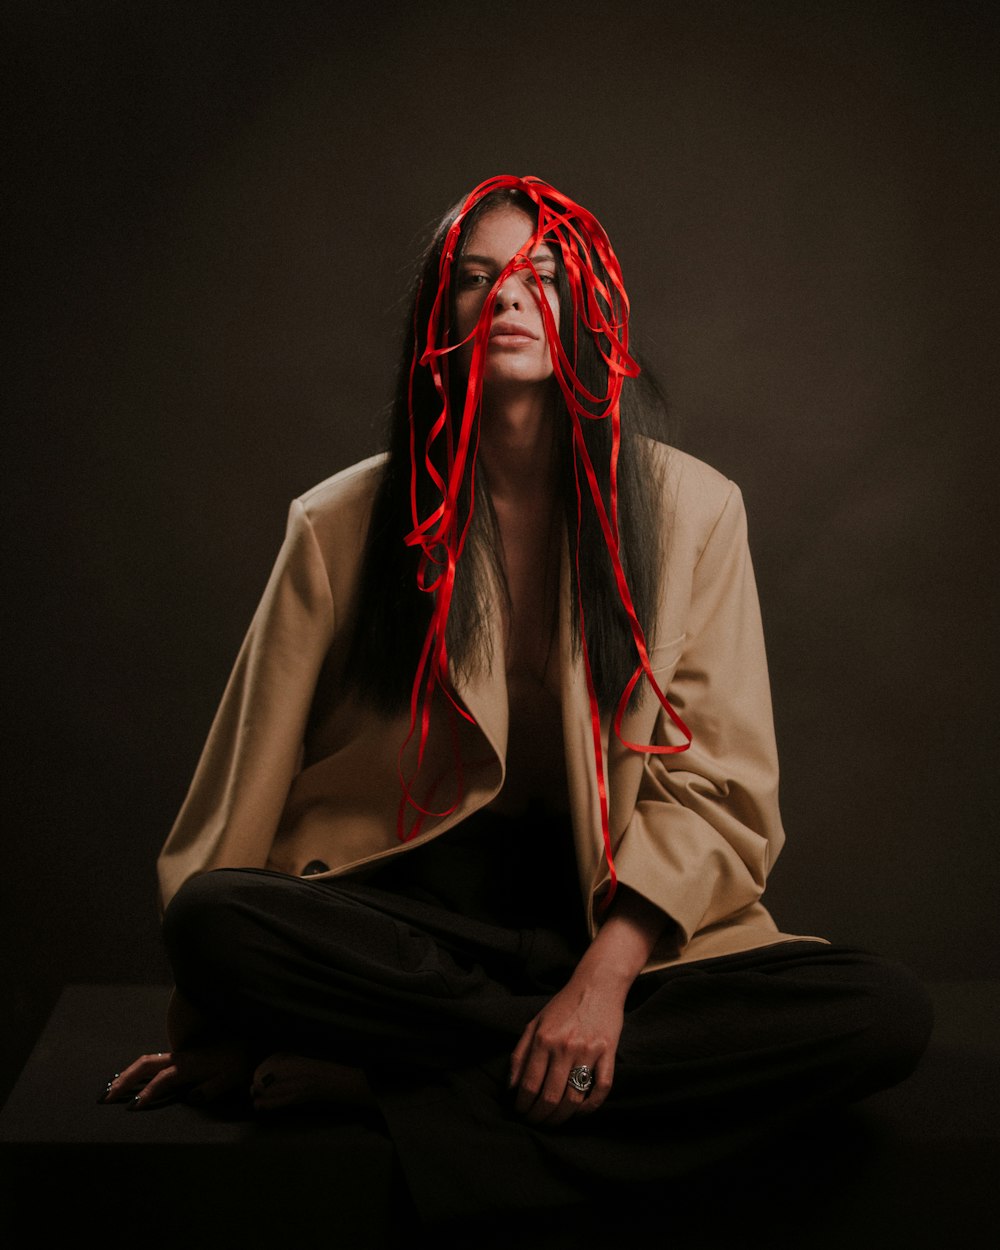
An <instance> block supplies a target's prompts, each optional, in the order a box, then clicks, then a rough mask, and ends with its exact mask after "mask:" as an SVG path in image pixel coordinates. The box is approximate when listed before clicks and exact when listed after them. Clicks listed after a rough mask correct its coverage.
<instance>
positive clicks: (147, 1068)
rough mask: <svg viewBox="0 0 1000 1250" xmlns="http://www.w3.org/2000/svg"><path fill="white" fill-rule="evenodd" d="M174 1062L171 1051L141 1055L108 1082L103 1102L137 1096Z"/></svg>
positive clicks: (121, 1100) (120, 1100) (118, 1100)
mask: <svg viewBox="0 0 1000 1250" xmlns="http://www.w3.org/2000/svg"><path fill="white" fill-rule="evenodd" d="M171 1063H173V1054H172V1053H171V1052H170V1051H161V1052H159V1053H158V1054H155V1055H141V1056H140V1057H139V1058H138V1059H136V1061H135V1062H134V1063H130V1064H129V1066H128V1067H127V1068H126V1069H125V1070H124V1071H123V1072H119V1073H116V1074H115V1075H114V1076H113V1077H112V1078H111V1080H110V1081H109V1082H108V1085H107V1088H106V1089H105V1091H104V1094H103V1096H102V1097H101V1099H100V1101H101V1102H123V1101H124V1100H125V1099H127V1098H132V1097H134V1096H135V1094H136V1092H137V1091H138V1090H140V1089H142V1088H143V1087H144V1086H145V1085H148V1084H149V1082H150V1081H151V1080H152V1079H153V1077H154V1076H156V1074H157V1073H158V1072H161V1071H162V1070H163V1069H164V1068H165V1067H167V1066H169V1065H170V1064H171Z"/></svg>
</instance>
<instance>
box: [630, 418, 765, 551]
mask: <svg viewBox="0 0 1000 1250" xmlns="http://www.w3.org/2000/svg"><path fill="white" fill-rule="evenodd" d="M649 455H650V457H651V460H652V462H653V464H654V466H655V468H656V471H657V475H658V477H659V480H660V488H661V490H662V496H663V502H664V511H665V521H666V523H667V525H668V527H669V528H670V529H671V530H674V531H677V530H680V531H683V532H684V533H686V534H687V535H688V536H689V537H690V538H691V539H692V540H693V541H694V543H695V545H696V546H697V547H701V546H703V545H704V543H705V542H706V541H707V539H708V537H709V535H710V534H711V533H712V531H713V530H714V529H715V527H716V526H717V524H718V523H719V521H720V519H721V518H722V517H723V515H732V516H733V517H742V515H743V496H742V494H741V493H740V488H739V487H738V486H737V485H736V483H735V482H733V481H731V480H730V479H729V478H728V477H726V476H725V474H723V473H720V472H719V470H718V469H713V468H712V466H711V465H710V464H706V463H705V461H704V460H699V459H698V458H697V457H695V456H691V455H689V454H688V453H687V452H685V451H680V450H678V448H676V447H669V446H667V445H666V444H665V443H652V444H651V445H650V447H649Z"/></svg>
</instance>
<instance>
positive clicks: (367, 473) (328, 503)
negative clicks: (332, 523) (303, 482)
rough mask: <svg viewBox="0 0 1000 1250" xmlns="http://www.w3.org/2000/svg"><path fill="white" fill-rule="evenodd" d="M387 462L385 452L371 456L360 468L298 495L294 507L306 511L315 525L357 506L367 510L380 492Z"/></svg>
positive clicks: (351, 467) (359, 465)
mask: <svg viewBox="0 0 1000 1250" xmlns="http://www.w3.org/2000/svg"><path fill="white" fill-rule="evenodd" d="M385 461H386V456H385V453H384V452H381V453H379V455H377V456H369V457H368V459H367V460H360V461H359V462H358V463H357V464H352V465H351V466H350V467H349V468H347V469H341V470H340V472H339V473H334V475H333V476H332V477H328V478H325V479H324V480H323V481H322V482H317V484H316V485H315V486H313V487H311V488H310V489H309V490H307V491H305V492H304V493H303V494H301V495H299V497H298V498H297V499H296V500H295V503H297V504H299V505H300V506H301V507H302V508H303V510H304V511H305V513H306V515H307V516H308V517H309V519H310V520H311V521H313V522H315V521H317V520H320V519H322V518H323V517H325V516H328V515H329V514H333V513H337V512H340V511H343V510H344V509H348V510H349V509H350V508H352V507H357V506H358V505H361V506H368V505H370V503H371V500H372V497H373V495H374V494H375V491H376V490H377V489H378V484H379V482H380V481H381V478H382V468H383V466H384V464H385Z"/></svg>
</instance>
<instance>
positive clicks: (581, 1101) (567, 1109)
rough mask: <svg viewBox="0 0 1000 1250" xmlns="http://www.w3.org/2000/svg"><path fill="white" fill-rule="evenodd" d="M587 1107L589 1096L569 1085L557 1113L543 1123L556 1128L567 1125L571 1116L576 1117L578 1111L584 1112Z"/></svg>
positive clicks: (556, 1110)
mask: <svg viewBox="0 0 1000 1250" xmlns="http://www.w3.org/2000/svg"><path fill="white" fill-rule="evenodd" d="M586 1105H587V1095H586V1094H581V1093H580V1091H579V1090H578V1089H574V1088H573V1086H572V1085H567V1086H566V1092H565V1094H564V1095H563V1098H562V1101H561V1102H560V1103H559V1106H558V1107H556V1109H555V1111H553V1112H552V1114H551V1115H550V1116H549V1117H548V1119H546V1120H545V1121H543V1122H544V1124H545V1127H546V1128H556V1127H557V1126H558V1125H560V1124H565V1123H566V1121H567V1120H568V1119H569V1118H570V1117H571V1116H574V1115H576V1114H577V1112H578V1111H582V1110H583V1108H584V1107H585V1106H586Z"/></svg>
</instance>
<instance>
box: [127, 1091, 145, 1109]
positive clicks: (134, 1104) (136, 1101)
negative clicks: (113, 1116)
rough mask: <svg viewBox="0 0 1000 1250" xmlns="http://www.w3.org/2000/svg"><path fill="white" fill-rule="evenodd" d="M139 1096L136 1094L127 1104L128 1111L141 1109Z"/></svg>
mask: <svg viewBox="0 0 1000 1250" xmlns="http://www.w3.org/2000/svg"><path fill="white" fill-rule="evenodd" d="M139 1098H140V1095H139V1094H136V1096H135V1097H134V1098H133V1099H132V1101H131V1102H130V1103H129V1105H128V1109H129V1111H141V1110H142V1106H141V1104H140V1102H139Z"/></svg>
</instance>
